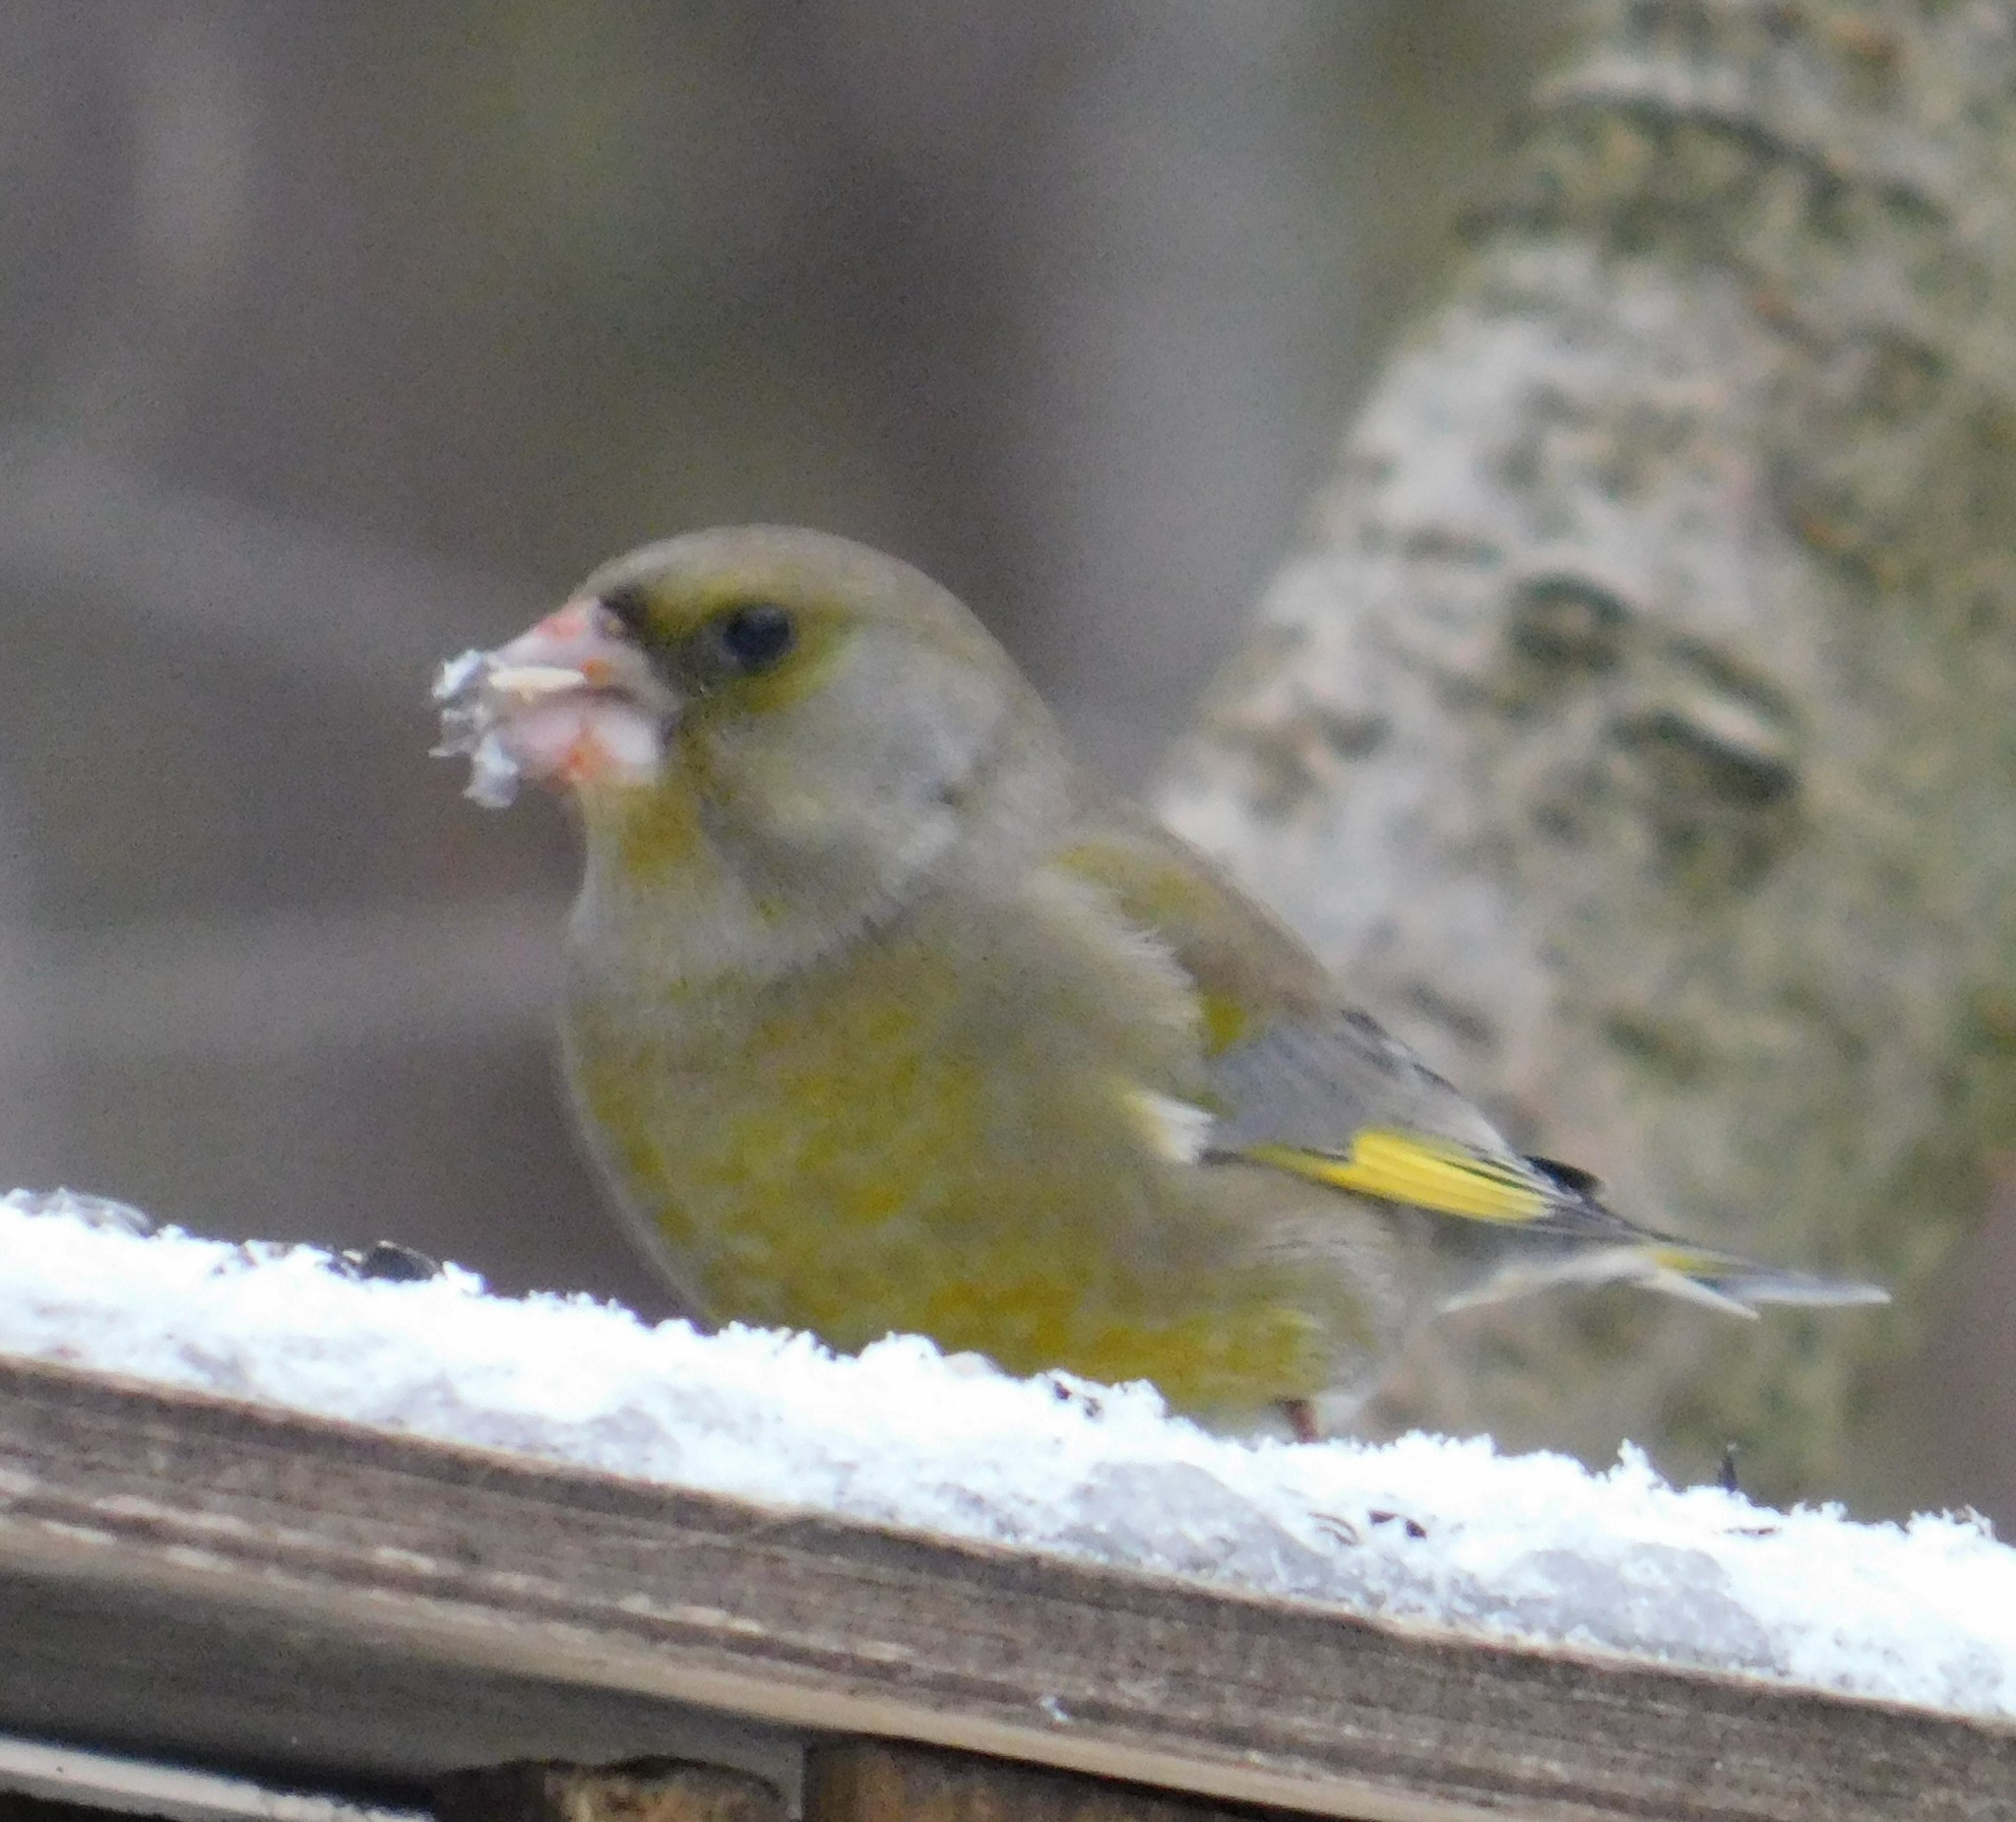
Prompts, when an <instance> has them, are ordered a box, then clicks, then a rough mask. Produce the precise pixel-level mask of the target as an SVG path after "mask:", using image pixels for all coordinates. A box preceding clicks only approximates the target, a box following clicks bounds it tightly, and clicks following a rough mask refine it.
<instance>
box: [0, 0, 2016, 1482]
mask: <svg viewBox="0 0 2016 1822" xmlns="http://www.w3.org/2000/svg"><path fill="white" fill-rule="evenodd" d="M1565 12H1566V8H1565V6H1564V5H1559V4H1554V3H1552V0H1549V3H1546V4H1542V3H1539V0H1534V3H1532V4H1521V5H1516V6H1507V5H1503V4H1493V3H1492V0H1017V3H1010V0H990V3H989V4H984V5H970V6H945V5H942V4H932V3H931V0H797V3H792V4H779V3H778V0H666V3H663V4H658V5H651V4H646V3H645V0H543V3H518V4H499V3H497V0H489V3H487V4H477V3H476V0H429V3H428V4H426V5H424V6H417V7H416V6H412V5H410V4H406V3H404V0H400V3H392V0H288V3H287V4H274V3H273V0H4V3H0V25H4V30H5V38H4V42H5V45H6V54H5V55H4V56H0V222H4V235H5V244H6V247H7V250H8V258H7V259H6V261H5V262H4V265H0V297H4V308H0V350H4V358H0V384H4V397H0V592H4V594H0V601H4V612H5V616H6V621H5V623H6V635H7V636H6V653H7V659H8V672H9V682H10V687H9V690H8V692H7V697H6V729H7V735H6V748H5V751H6V754H7V764H6V766H5V769H4V772H0V838H4V841H5V844H6V851H7V855H8V865H7V866H6V868H5V871H4V874H0V1057H4V1058H5V1060H6V1064H7V1067H8V1070H9V1080H8V1083H7V1089H6V1094H5V1096H4V1098H0V1140H4V1144H5V1161H4V1163H0V1175H5V1176H6V1177H8V1178H9V1179H10V1180H12V1181H16V1182H21V1183H26V1184H32V1185H38V1186H49V1185H54V1184H56V1183H67V1184H70V1185H72V1186H74V1187H79V1188H88V1189H92V1190H96V1191H101V1192H104V1193H107V1194H111V1195H116V1196H120V1197H124V1198H126V1199H128V1200H131V1201H133V1202H135V1203H138V1204H140V1205H141V1206H143V1207H145V1208H147V1209H148V1210H150V1211H151V1212H152V1213H154V1214H155V1215H156V1216H158V1217H159V1218H161V1219H163V1220H168V1221H174V1222H178V1223H180V1224H182V1225H186V1226H188V1227H190V1228H192V1229H195V1230H197V1231H200V1232H204V1233H212V1234H220V1235H226V1236H232V1237H239V1236H246V1235H261V1236H268V1237H274V1238H308V1239H314V1240H318V1241H324V1242H330V1243H336V1244H354V1243H358V1242H363V1241H368V1240H370V1239H372V1238H375V1237H378V1236H380V1235H392V1236H395V1237H397V1238H399V1239H402V1240H405V1241H408V1242H410V1243H411V1244H414V1245H417V1246H420V1247H423V1248H425V1249H427V1250H429V1251H432V1252H436V1253H441V1254H445V1255H447V1256H450V1257H453V1258H455V1259H458V1260H461V1261H463V1262H465V1263H467V1264H469V1265H471V1266H473V1267H474V1268H476V1269H477V1270H479V1271H481V1272H483V1273H484V1274H485V1275H486V1276H488V1277H489V1278H490V1280H491V1281H492V1283H493V1284H495V1285H496V1286H498V1287H499V1288H504V1289H519V1288H527V1287H549V1288H584V1289H589V1290H593V1291H596V1292H599V1293H605V1294H614V1295H618V1296H622V1297H624V1298H626V1299H628V1300H630V1301H631V1302H633V1303H634V1304H636V1305H637V1306H638V1307H640V1308H641V1309H644V1310H646V1311H647V1312H653V1313H656V1312H658V1311H661V1310H662V1309H663V1308H664V1307H665V1305H664V1299H663V1296H662V1292H661V1291H660V1290H659V1289H658V1288H656V1287H655V1285H654V1284H653V1282H652V1280H651V1279H650V1277H649V1276H648V1275H647V1274H646V1273H645V1272H644V1271H643V1269H642V1268H641V1267H640V1266H639V1264H638V1263H637V1262H636V1261H635V1260H634V1259H633V1258H632V1257H631V1255H630V1253H629V1251H628V1249H627V1244H626V1242H625V1241H624V1240H623V1239H622V1238H621V1236H620V1235H619V1234H618V1233H617V1232H616V1230H615V1229H614V1227H613V1225H611V1224H610V1223H609V1222H608V1220H607V1219H606V1218H605V1217H604V1216H603V1215H602V1213H601V1211H600V1209H599V1204H598V1201H597V1196H596V1192H595V1191H594V1189H593V1188H592V1187H591V1185H590V1183H589V1180H588V1178H587V1176H586V1174H585V1172H584V1170H583V1168H582V1166H581V1164H580V1162H578V1160H577V1158H576V1156H575V1153H574V1150H573V1147H572V1143H571V1140H570V1138H569V1135H568V1133H567V1130H566V1127H565V1123H564V1120H563V1117H562V1114H561V1111H560V1106H559V1100H558V1096H557V1093H556V1088H555V1082H554V1074H553V1069H552V1063H551V1056H550V1039H549V1037H548V1032H547V1025H546V1013H545V1009H546V1003H547V997H548V992H549V986H550V982H551V979H552V976H553V970H554V964H555V961H556V954H557V935H558V924H559V919H560V916H561V914H562V911H563V910H564V906H565V903H566V900H567V898H568V897H569V895H570V893H571V891H572V887H573V883H574V878H575V872H576V858H575V854H574V851H573V845H572V841H571V839H570V836H569V833H568V831H567V829H566V827H565V825H564V823H563V821H562V819H561V817H560V815H559V813H558V812H557V810H556V809H555V808H554V807H553V806H552V805H551V804H550V803H547V802H544V801H531V802H528V803H526V804H523V805H522V806H521V807H519V808H518V809H517V810H515V811H514V812H513V813H511V814H509V815H505V816H492V815H486V814H484V813H482V812H480V811H478V810H476V809H474V808H473V806H471V805H469V804H467V803H465V802H463V801H462V800H461V799H460V797H459V795H458V792H459V791H460V789H461V786H462V784H463V782H464V776H465V774H464V769H463V768H461V767H459V766H452V765H445V764H442V763H440V762H429V760H428V759H427V758H426V749H427V747H428V745H429V743H430V741H431V739H432V737H433V718H432V715H431V712H430V710H429V707H428V704H427V700H426V688H427V683H428V680H429V674H430V671H431V668H432V666H433V664H434V663H435V662H436V661H437V660H440V659H441V658H443V657H446V656H448V655H449V654H451V653H453V652H455V651H457V650H459V649H461V648H463V647H465V646H469V645H488V644H492V643H495V642H496V641H497V640H499V639H500V638H502V637H504V636H506V635H508V634H510V633H513V632H515V631H517V630H519V629H520V628H521V627H522V626H523V625H524V624H525V623H526V622H527V621H528V620H529V619H530V618H531V617H532V616H533V615H534V614H535V613H536V611H537V610H538V609H540V608H541V607H542V606H543V605H545V604H549V603H551V602H554V601H557V600H558V599H559V598H560V597H561V596H562V594H563V593H564V591H565V590H566V588H567V587H568V585H569V584H570V583H571V582H572V581H573V580H574V579H575V578H576V577H577V576H579V575H580V574H581V573H582V572H584V571H585V570H587V569H588V568H590V567H591V566H592V565H594V564H595V563H597V562H598V561H599V560H600V559H602V558H603V557H605V556H607V555H610V554H612V553H613V552H615V551H616V550H618V549H621V548H623V547H626V546H628V545H630V544H633V543H636V542H639V541H641V540H643V539H645V538H647V537H653V536H659V535H663V534H669V533H672V532H676V531H679V530H683V529H687V528H691V527H695V526H699V525H704V524H709V523H714V522H720V521H733V520H755V519H775V520H788V521H802V522H806V523H810V524H814V525H819V526H823V527H827V528H829V529H832V530H836V531H840V532H844V533H847V534H851V535H853V536H856V537H861V538H864V539H866V540H868V541H870V542H873V543H877V544H881V545H884V546H886V547H889V548H891V549H894V550H896V551H898V552H900V553H901V554H903V555H905V556H907V557H909V558H910V559H912V560H913V561H914V562H917V563H919V564H920V565H922V566H923V567H924V568H926V569H928V570H930V571H931V572H932V573H934V574H935V575H937V576H939V577H940V578H941V579H942V580H944V581H945V582H947V583H948V584H950V585H951V586H952V587H953V588H954V589H955V590H956V591H958V592H959V593H960V594H961V595H963V596H964V597H966V598H967V599H968V600H969V601H970V602H971V603H972V604H973V605H974V606H975V607H976V608H977V610H978V611H979V612H980V613H981V615H982V617H983V618H985V619H986V620H987V621H988V622H989V624H990V625H991V626H992V627H993V628H994V630H995V631H996V632H997V633H998V634H999V635H1000V636H1001V637H1002V638H1003V639H1004V640H1005V641H1006V643H1007V644H1008V645H1009V646H1010V647H1011V648H1012V649H1013V650H1014V651H1015V652H1016V654H1017V655H1018V656H1019V657H1020V658H1021V659H1022V660H1024V662H1025V663H1026V664H1027V666H1028V667H1029V668H1030V669H1031V671H1032V672H1033V673H1034V674H1035V676H1036V678H1037V680H1038V682H1039V684H1040V686H1041V687H1042V688H1043V689H1044V691H1045V693H1046V694H1047V695H1048V696H1049V697H1050V699H1051V700H1052V702H1053V703H1055V704H1056V705H1057V706H1058V708H1059V709H1060V710H1061V712H1062V714H1063V715H1064V718H1065V719H1066V721H1067V723H1069V725H1070V727H1071V729H1072V731H1073V733H1074V734H1075V736H1076V737H1077V739H1078V740H1079V742H1080V744H1081V746H1082V748H1083V749H1084V750H1085V751H1086V753H1087V754H1088V755H1089V756H1090V757H1092V758H1093V759H1094V760H1095V761H1096V762H1098V763H1099V764H1100V765H1101V766H1103V768H1104V769H1105V770H1106V771H1107V772H1108V773H1109V774H1111V775H1112V776H1114V777H1115V778H1117V779H1118V780H1120V781H1121V782H1122V783H1125V784H1128V785H1139V784H1142V783H1144V782H1145V781H1146V780H1147V778H1148V777H1149V775H1150V773H1151V771H1152V768H1153V765H1154V762H1155V760H1156V757H1157V754H1158V752H1159V750H1160V749H1161V747H1162V746H1163V745H1164V743H1165V742H1166V740H1168V739H1169V738H1170V737H1171V736H1172V735H1173V734H1174V733H1175V732H1176V731H1177V730H1178V729H1179V728H1180V727H1181V725H1182V723H1183V722H1184V720H1185V718H1186V716H1187V714H1188V713H1189V710H1190V705H1191V703H1192V702H1193V700H1194V698H1195V696H1196V694H1197V693H1198V691H1199V690H1200V689H1201V688H1202V686H1203V685H1204V683H1205V682H1206V680H1207V679H1208V677H1209V675H1210V673H1211V671H1212V669H1213V667H1214V666H1215V665H1216V664H1217V663H1218V662H1219V661H1220V660H1222V659H1223V658H1224V657H1225V656H1227V655H1228V654H1229V651H1230V649H1231V647H1232V644H1233V642H1234V641H1235V639H1236V637H1237V635H1238V631H1239V628H1240V625H1241V622H1242V618H1243V615H1244V613H1245V611H1246V609H1247V607H1248V605H1249V603H1250V602H1251V601H1252V599H1253V597H1255V595H1256V594H1257V592H1258V589H1259V587H1260V585H1261V583H1262V581H1263V580H1264V578H1265V576H1266V574H1267V572H1268V570H1269V568H1270V566H1271V565H1272V564H1273V563H1274V562H1275V561H1276V560H1277V558H1278V557H1279V556H1280V554H1281V553H1282V552H1283V550H1284V549H1285V548H1286V546H1287V545H1288V543H1289V541H1290V540H1291V538H1292V535H1293V532H1294V528H1295V525H1296V521H1297V517H1298V514H1299V513H1300V511H1301V509H1302V506H1303V503H1304V502H1305V501H1306V500H1307V499H1308V497H1309V496H1310V495H1311V494H1312V493H1313V491H1314V489H1315V488H1316V486H1317V485H1318V483H1319V482H1320V481H1321V479H1322V478H1323V476H1324V473H1325V470H1326V466H1327V463H1328V459H1329V456H1330V452H1331V449H1332V446H1333V444H1334V442H1335V440H1336V438H1337V436H1338V434H1339V432H1340V431H1341V429H1342V427H1343V425H1344V423H1345V421H1346V419H1347V416H1348V415H1349V413H1350V411H1351V410H1352V408H1353V407H1354V405H1355V402H1356V400H1357V399H1358V397H1359V396H1360V394H1361V392H1362V391H1363V389H1364V388H1365V387H1366V385H1367V384H1368V383H1369V380H1370V377H1371V375H1372V373H1373V371H1374V366H1375V363H1376V360H1377V358H1378V355H1379V353H1380V351H1381V349H1382V347H1383V346H1385V345H1386V344H1387V342H1388V341H1389V340H1390V338H1391V336H1392V335H1393V333H1394V332H1395V330H1396V327H1397V325H1398V323H1399V321H1400V319H1401V317H1402V316H1403V314H1404V312H1405V310H1406V309H1407V308H1408V307H1409V306H1410V305H1411V304H1415V303H1418V302H1419V301H1420V300H1422V299H1423V298H1425V297H1429V296H1432V294H1433V290H1434V286H1435V283H1436V279H1437V275H1438V271H1439V270H1440V262H1441V260H1442V258H1443V256H1444V250H1445V248H1446V247H1447V245H1448V238H1447V234H1448V227H1449V224H1450V222H1451V221H1452V220H1453V219H1454V217H1455V216H1456V214H1457V213H1458V211H1459V210H1460V208H1461V206H1462V203H1463V200H1464V198H1465V195H1466V193H1467V190H1468V188H1469V186H1471V185H1472V184H1474V183H1475V182H1476V181H1477V180H1478V179H1479V178H1480V177H1481V176H1486V175H1488V173H1489V171H1490V168H1491V164H1492V160H1493V158H1494V156H1495V153H1496V149H1497V148H1498V147H1499V146H1500V145H1502V143H1503V140H1504V136H1505V133H1506V131H1507V128H1508V124H1509V122H1510V121H1511V120H1512V118H1513V117H1514V115H1515V114H1516V111H1517V108H1518V104H1519V100H1520V97H1521V96H1522V94H1524V92H1525V91H1526V89H1527V88H1528V86H1529V84H1530V83H1531V82H1532V80H1533V78H1534V76H1535V74H1536V73H1537V71H1538V70H1539V68H1540V67H1541V66H1542V64H1543V63H1544V59H1545V57H1546V54H1547V51H1548V49H1549V46H1550V45H1551V44H1552V43H1553V42H1554V41H1556V39H1557V37H1558V35H1559V33H1560V31H1561V30H1562V27H1563V24H1564V16H1565ZM2005 1238H2006V1235H2005ZM2002 1250H2003V1251H2004V1252H2007V1251H2008V1250H2009V1247H2008V1246H2007V1245H2004V1246H2003V1247H2002ZM2005 1263H2006V1262H2005ZM1996 1282H1999V1283H2006V1282H2007V1273H2006V1272H2004V1273H2002V1274H2001V1276H2000V1277H1999V1278H1998V1280H1997V1281H1996ZM2001 1309H2002V1303H2001V1302H2000V1301H1997V1302H1996V1303H1995V1304H1994V1305H1993V1306H1992V1307H1989V1308H1986V1309H1985V1310H1984V1311H1980V1312H1977V1315H1976V1317H1975V1318H1974V1320H1975V1321H1976V1322H1977V1324H1980V1323H1984V1322H1985V1324H1986V1325H1987V1327H1988V1328H1989V1329H1992V1330H1994V1331H1995V1332H1996V1333H1999V1332H2000V1330H2001V1329H2002V1328H2005V1327H2006V1323H2003V1322H2001V1321H2000V1320H1999V1319H2000V1313H2001ZM1956 1320H1957V1319H1956ZM1997 1358H1998V1356H1996V1355H1994V1353H1993V1351H1992V1350H1990V1351H1988V1352H1984V1351H1982V1350H1981V1349H1979V1348H1976V1349H1973V1350H1971V1351H1970V1349H1969V1347H1968V1346H1966V1345H1965V1343H1964V1337H1963V1339H1962V1340H1961V1341H1959V1342H1956V1343H1955V1346H1954V1350H1953V1357H1952V1358H1951V1359H1950V1360H1948V1361H1946V1362H1945V1364H1944V1365H1943V1366H1942V1367H1941V1369H1940V1370H1941V1373H1942V1375H1943V1377H1942V1378H1941V1379H1939V1380H1937V1381H1935V1382H1930V1383H1932V1385H1933V1390H1932V1391H1931V1392H1929V1393H1928V1394H1927V1396H1928V1398H1929V1399H1930V1400H1931V1402H1932V1403H1933V1404H1934V1405H1936V1404H1937V1402H1938V1399H1939V1397H1940V1396H1941V1394H1940V1393H1939V1391H1938V1386H1940V1385H1945V1386H1948V1387H1949V1388H1951V1389H1953V1390H1954V1392H1955V1395H1956V1396H1959V1395H1964V1396H1966V1397H1968V1398H1969V1399H1971V1400H1975V1401H1981V1400H1985V1401H1987V1402H1988V1403H1989V1404H1990V1405H1992V1403H1993V1401H1994V1400H1995V1399H1997V1398H2000V1399H2001V1400H2002V1401H2003V1404H2004V1405H2005V1406H2006V1404H2007V1402H2008V1397H2009V1394H2008V1393H2007V1391H2006V1390H2004V1388H2005V1387H2006V1386H2007V1384H2008V1381H2007V1379H2006V1378H2005V1377H2003V1376H2002V1375H2001V1374H2000V1373H1999V1370H1998V1369H1997V1368H1996V1366H1995V1361H1996V1359H1997ZM1963 1453H1964V1452H1963ZM1954 1459H1955V1460H1959V1459H1960V1458H1959V1457H1955V1458H1954ZM1968 1459H1969V1460H1972V1459H1973V1458H1968ZM1940 1472H1941V1473H1945V1472H1946V1471H1945V1470H1941V1471H1940ZM1998 1473H1999V1474H2001V1475H2002V1476H2003V1479H2002V1480H1999V1481H1998V1480H1997V1479H1996V1478H1995V1476H1996V1475H1997V1474H1998ZM1970 1475H1972V1476H1973V1478H1972V1479H1971V1480H1970V1479H1969V1476H1970ZM1955 1476H1957V1478H1956V1477H1955ZM1947 1479H1948V1480H1950V1481H1951V1482H1952V1488H1953V1490H1952V1491H1951V1494H1950V1496H1953V1497H1973V1498H1975V1499H1976V1500H1977V1501H1978V1502H1979V1503H1981V1504H1983V1505H1984V1506H1985V1507H1992V1506H1994V1505H1995V1504H1996V1503H1997V1501H2001V1502H2003V1504H2004V1507H2005V1509H2007V1510H2010V1511H2016V1470H2011V1469H2010V1467H2009V1465H2008V1464H2007V1463H2006V1462H2004V1463H2002V1464H2001V1466H2000V1468H1996V1467H1995V1466H1994V1465H1993V1464H1988V1465H1987V1466H1983V1465H1982V1464H1981V1463H1980V1462H1979V1461H1975V1462H1974V1465H1973V1467H1972V1468H1971V1469H1965V1471H1964V1472H1963V1471H1959V1470H1956V1471H1953V1473H1951V1474H1948V1475H1947ZM1963 1482H1965V1484H1962V1483H1963ZM1977 1482H1978V1490H1977V1485H1976V1483H1977ZM1941 1484H1942V1485H1943V1484H1944V1482H1942V1483H1941Z"/></svg>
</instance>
